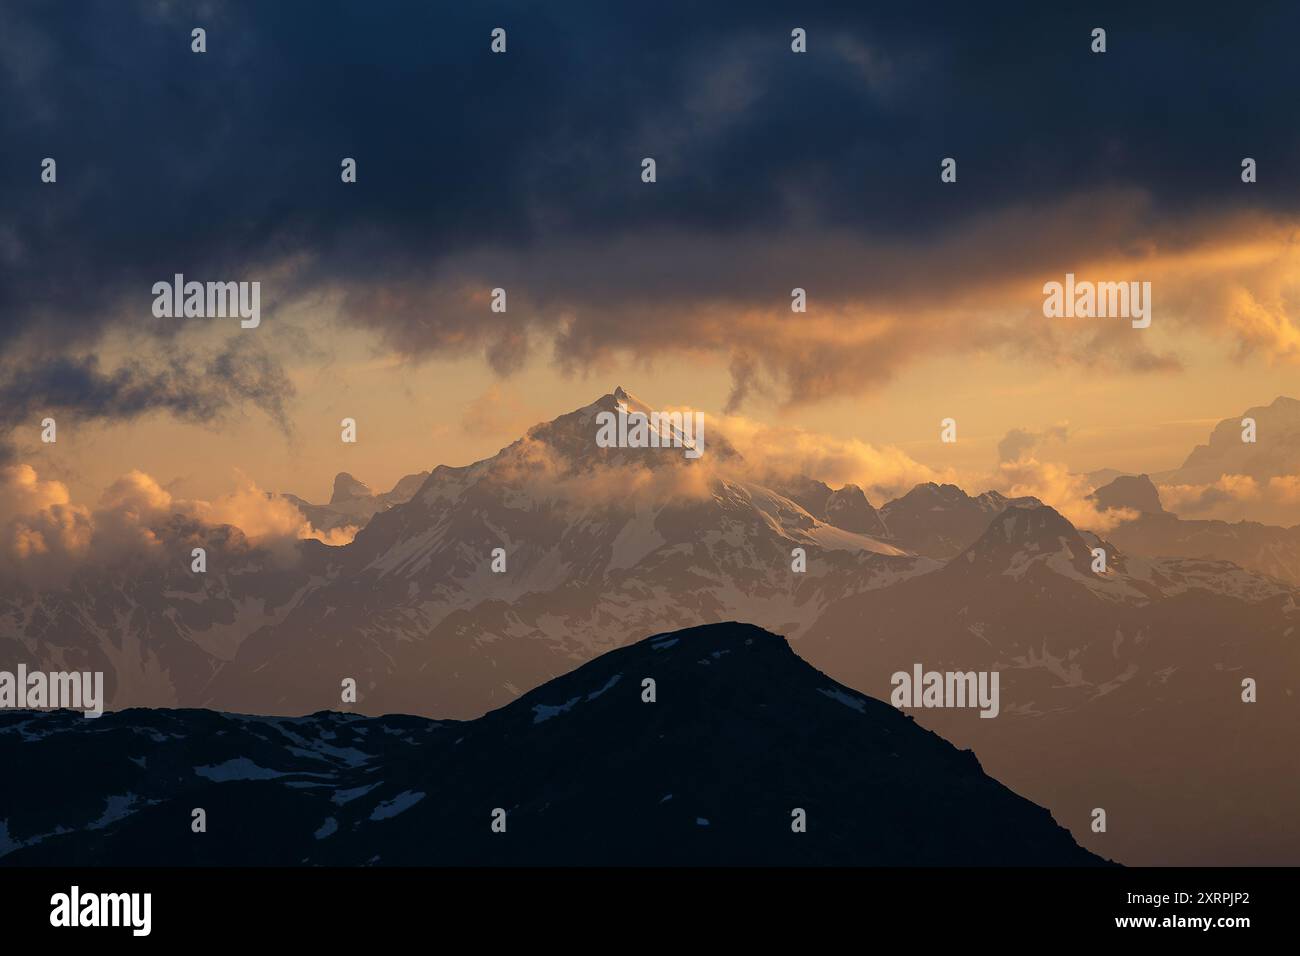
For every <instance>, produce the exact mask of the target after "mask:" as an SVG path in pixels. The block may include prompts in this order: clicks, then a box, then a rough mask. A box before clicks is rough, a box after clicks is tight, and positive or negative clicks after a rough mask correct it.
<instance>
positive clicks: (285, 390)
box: [0, 337, 294, 432]
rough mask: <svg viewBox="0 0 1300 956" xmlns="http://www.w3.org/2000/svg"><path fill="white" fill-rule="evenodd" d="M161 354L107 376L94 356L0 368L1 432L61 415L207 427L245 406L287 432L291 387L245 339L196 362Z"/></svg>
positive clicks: (134, 361) (55, 358) (174, 354)
mask: <svg viewBox="0 0 1300 956" xmlns="http://www.w3.org/2000/svg"><path fill="white" fill-rule="evenodd" d="M159 351H160V354H159V355H157V356H154V357H150V358H148V359H141V358H135V359H130V360H128V361H126V362H123V363H122V364H120V365H118V366H116V367H114V368H112V369H106V368H104V367H102V365H101V363H100V361H99V360H98V359H97V358H96V357H95V356H93V355H90V356H76V357H62V356H50V357H47V358H45V359H44V360H38V361H5V362H3V363H0V427H8V428H14V427H16V426H18V425H19V424H20V423H27V424H29V425H31V426H32V427H33V429H36V428H37V427H38V424H39V422H40V420H41V419H42V418H43V417H44V416H45V415H48V414H61V413H65V412H71V413H73V414H74V415H76V416H77V418H78V419H80V420H83V421H85V420H94V419H109V420H125V419H133V418H137V417H139V416H141V415H146V414H148V413H150V412H156V411H161V412H167V413H170V414H171V415H173V416H175V417H176V418H178V419H180V420H182V421H187V422H194V423H197V424H208V423H212V422H215V421H217V420H219V419H220V418H221V417H222V416H224V415H226V414H228V413H230V412H232V411H234V410H235V409H237V408H238V407H240V406H242V405H244V404H246V403H248V404H253V405H256V406H258V407H260V408H262V409H264V410H266V411H267V413H268V414H269V415H270V416H271V418H272V419H273V420H274V421H276V422H277V424H279V425H280V427H281V428H282V429H284V430H285V431H286V432H288V431H289V429H290V425H289V421H288V416H287V415H286V412H285V403H286V402H287V401H288V399H289V398H291V397H292V395H293V391H294V389H293V385H292V383H291V382H290V381H289V380H288V378H287V377H286V376H285V374H284V372H283V370H282V369H280V367H279V365H278V364H277V363H276V362H275V361H274V360H273V359H272V358H271V357H270V356H268V355H267V354H266V353H265V352H263V351H262V350H261V349H260V348H259V347H258V346H257V345H256V344H255V343H252V342H251V341H250V340H249V339H248V338H246V337H244V338H237V339H234V340H233V341H232V342H231V344H229V345H227V346H226V347H224V348H222V349H221V350H219V351H217V352H215V353H213V354H211V355H209V356H206V357H204V358H201V359H196V358H195V357H193V356H190V355H188V354H181V353H180V352H179V351H177V350H175V349H171V348H167V347H164V348H162V349H160V350H159Z"/></svg>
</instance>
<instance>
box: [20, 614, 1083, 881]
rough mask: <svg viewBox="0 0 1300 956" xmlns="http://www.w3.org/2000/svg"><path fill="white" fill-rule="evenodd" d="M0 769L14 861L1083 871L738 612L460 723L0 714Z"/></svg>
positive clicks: (995, 790)
mask: <svg viewBox="0 0 1300 956" xmlns="http://www.w3.org/2000/svg"><path fill="white" fill-rule="evenodd" d="M646 679H650V680H653V681H654V694H655V698H656V699H655V701H654V702H645V701H644V700H643V698H644V697H645V696H646V693H647V692H646V690H645V684H644V683H643V682H644V681H646ZM0 766H3V767H4V768H5V776H6V778H7V779H6V786H5V787H4V788H3V789H2V790H0V862H3V863H7V864H11V865H23V864H27V865H31V864H36V865H40V864H78V865H81V864H285V865H294V864H345V865H356V864H375V865H390V864H435V865H436V864H471V865H473V864H615V865H619V864H687V865H691V864H706V865H707V864H863V865H932V864H955V865H966V864H972V865H1003V864H1007V865H1096V864H1099V863H1101V862H1102V861H1101V860H1100V859H1099V858H1098V857H1096V856H1094V855H1092V854H1091V853H1088V852H1087V851H1085V850H1083V849H1081V848H1080V847H1079V846H1078V845H1077V844H1076V843H1075V842H1074V840H1073V839H1072V837H1071V836H1070V834H1069V833H1068V832H1067V831H1066V830H1065V829H1063V828H1062V827H1060V826H1058V825H1057V824H1056V823H1055V822H1054V821H1053V819H1052V817H1051V816H1050V814H1049V813H1048V812H1047V811H1046V810H1044V809H1043V808H1042V807H1039V806H1037V805H1035V804H1033V803H1030V802H1029V801H1028V800H1025V799H1023V798H1021V797H1019V796H1017V795H1016V794H1014V793H1012V792H1011V791H1009V790H1008V789H1007V788H1006V787H1004V786H1002V785H1001V784H1000V783H998V782H997V781H996V780H993V779H992V778H990V777H989V776H987V775H986V774H985V773H984V772H983V771H982V770H981V768H980V765H979V762H978V761H977V760H976V758H975V756H974V754H973V753H971V752H970V751H961V750H958V749H956V748H955V747H953V746H952V745H951V744H949V743H947V742H946V741H945V740H943V739H942V738H940V737H938V736H937V735H935V734H933V733H931V732H929V731H927V730H924V729H922V728H921V727H919V726H917V725H916V724H915V723H914V722H913V721H912V720H911V718H910V717H907V716H905V715H903V714H902V713H900V712H898V711H897V710H895V709H893V708H892V707H890V706H888V705H887V704H884V703H881V702H880V701H877V700H875V699H872V698H869V697H865V696H863V695H862V694H859V693H857V692H855V691H852V690H849V689H848V688H846V687H844V686H842V685H840V684H837V683H836V682H835V681H833V680H831V679H830V678H829V677H827V676H825V675H824V674H822V673H821V672H819V671H817V670H815V669H814V668H813V667H811V666H810V665H808V664H807V663H805V662H804V661H803V660H802V659H800V658H799V657H798V656H796V655H795V654H794V653H793V651H791V650H790V647H789V646H788V645H787V644H786V642H785V640H784V639H783V638H780V637H777V636H775V635H773V634H770V633H768V632H766V631H763V630H761V629H759V628H756V627H752V626H749V625H743V624H718V625H711V626H707V627H698V628H692V629H689V630H684V631H678V632H675V633H672V634H666V635H659V636H657V637H652V638H648V639H646V640H644V641H641V642H639V643H637V644H634V645H631V646H629V647H625V648H622V649H619V650H615V651H611V652H610V653H608V654H605V655H604V656H602V657H600V658H598V659H596V660H594V661H592V662H591V663H589V664H586V665H584V666H582V667H580V668H578V669H577V670H576V671H574V672H572V673H570V674H568V675H565V676H563V677H560V678H558V679H556V680H553V681H551V682H549V683H547V684H545V685H543V686H542V687H539V688H537V689H536V690H534V691H532V692H530V693H528V694H525V695H524V696H523V697H521V698H519V699H518V700H516V701H515V702H513V703H511V704H509V705H507V706H505V707H503V708H501V709H500V710H496V711H493V712H491V713H489V714H487V715H486V716H484V717H481V718H479V719H477V720H473V721H465V722H460V721H430V720H425V719H423V718H415V717H404V716H388V717H380V718H367V717H361V716H356V715H349V714H339V713H319V714H313V715H311V716H309V717H302V718H263V717H247V716H240V715H234V714H222V713H215V712H212V711H203V710H129V711H124V712H121V713H117V714H107V715H105V716H103V717H101V718H99V719H98V720H88V719H85V718H83V717H82V716H80V715H79V714H73V713H70V712H57V713H33V712H0ZM195 808H202V809H203V810H204V811H205V813H206V822H207V832H205V833H195V832H192V828H191V820H192V813H193V811H194V809H195ZM498 809H499V810H502V811H504V821H505V832H494V831H493V828H492V822H493V818H494V811H496V810H498ZM796 810H802V811H803V812H804V814H806V820H807V830H806V832H802V833H798V832H794V830H793V828H792V822H793V821H794V820H795V811H796ZM498 816H499V814H498Z"/></svg>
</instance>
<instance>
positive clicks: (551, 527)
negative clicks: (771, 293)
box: [199, 389, 937, 717]
mask: <svg viewBox="0 0 1300 956" xmlns="http://www.w3.org/2000/svg"><path fill="white" fill-rule="evenodd" d="M620 406H623V407H626V408H628V409H630V410H632V411H642V412H646V413H648V411H649V409H648V407H647V406H645V404H644V403H642V402H640V401H639V400H638V399H636V398H635V396H632V395H630V394H628V393H627V392H625V391H623V390H621V389H619V390H616V391H615V392H613V393H611V394H608V395H605V396H603V397H602V398H600V399H599V400H597V401H596V402H594V403H592V404H591V405H588V406H586V407H584V408H581V409H578V410H577V411H574V412H571V413H569V414H567V415H563V416H561V417H560V418H558V419H556V420H554V421H552V422H548V423H545V424H543V425H539V426H537V427H535V428H533V429H532V430H530V432H529V433H528V435H527V436H526V437H525V438H523V439H521V440H519V441H517V442H515V443H514V444H512V445H510V446H508V447H507V448H505V449H502V451H501V452H499V453H498V454H497V455H495V456H493V457H491V458H489V459H485V460H484V461H480V462H477V463H475V464H473V465H469V466H466V467H461V468H449V467H445V466H439V467H438V468H435V469H434V470H433V471H432V473H431V474H430V475H429V477H428V479H426V481H425V483H424V484H423V486H422V487H421V488H420V490H419V492H418V493H417V494H416V495H415V496H414V497H413V498H412V499H411V500H410V501H408V502H406V503H405V504H401V505H396V506H394V507H392V508H390V509H388V510H386V511H383V512H381V513H379V514H376V515H375V516H374V517H373V518H372V519H371V521H370V522H369V523H368V524H367V525H366V526H365V527H364V528H363V529H362V530H361V531H360V532H359V533H358V534H357V536H356V538H355V540H354V541H353V542H352V543H351V544H350V545H348V546H347V547H345V548H340V549H337V550H335V551H334V552H332V554H331V558H332V560H331V564H330V569H329V572H328V575H327V580H325V581H324V582H322V583H321V584H320V585H319V586H317V587H315V588H313V590H312V591H311V592H310V593H309V594H308V595H306V596H305V597H304V599H303V600H302V601H301V602H300V603H299V604H298V605H297V606H296V607H295V608H294V609H293V610H292V611H291V612H290V613H289V614H288V615H287V616H286V617H285V619H284V620H283V621H281V622H279V623H277V624H276V625H275V626H273V627H268V628H265V629H262V630H260V631H258V632H256V633H254V634H252V635H251V636H250V637H249V639H248V640H247V641H245V642H244V643H243V644H242V645H241V647H240V649H239V652H238V655H237V656H236V657H235V659H234V660H233V661H229V662H226V663H223V664H222V665H221V666H220V668H219V670H218V672H217V673H216V674H215V676H214V678H213V681H212V683H211V685H210V686H209V688H207V691H206V692H205V695H204V696H203V697H202V699H201V700H200V701H199V703H201V704H202V705H203V706H212V707H217V708H220V709H234V710H253V711H263V712H265V711H270V712H274V713H279V712H290V713H292V712H301V711H303V710H304V709H315V708H319V707H328V706H331V705H333V704H334V703H336V698H337V688H338V686H339V683H340V680H341V679H343V678H344V677H352V678H354V679H356V680H357V682H358V685H359V687H360V688H361V700H360V701H359V703H360V704H361V705H362V706H363V708H364V709H366V710H367V711H368V712H371V713H376V712H379V713H382V712H386V711H405V712H419V713H426V714H438V715H443V716H458V717H468V716H474V715H477V714H480V713H482V712H483V711H485V710H487V709H488V708H490V707H493V706H499V705H500V704H503V703H505V702H507V701H509V700H511V699H512V698H513V697H515V696H517V695H518V694H520V693H522V692H524V691H526V690H528V689H529V688H530V687H533V686H536V685H537V684H540V683H542V682H543V681H545V680H548V679H551V678H553V677H556V676H558V675H560V674H562V673H565V672H566V671H568V670H570V669H572V668H573V667H574V666H576V665H577V664H579V663H581V662H582V661H585V660H588V659H590V658H591V657H593V656H595V655H596V654H598V653H601V652H602V651H605V650H608V649H610V648H613V647H617V646H620V645H622V644H625V643H628V642H629V641H632V640H636V639H639V638H640V637H643V636H644V635H645V634H647V633H652V632H654V631H656V630H662V629H663V628H665V627H686V626H691V625H696V624H703V623H709V622H714V621H720V620H728V619H743V620H746V621H752V622H756V623H759V624H761V625H763V626H767V627H770V628H773V629H777V630H781V631H782V632H783V633H786V634H796V633H798V632H799V631H800V630H801V629H802V628H803V627H805V626H807V625H808V624H810V623H812V621H813V620H815V619H816V618H817V617H818V616H819V615H820V614H821V613H822V611H823V610H824V609H825V608H826V607H827V606H829V605H830V604H831V603H833V602H834V601H836V600H839V599H840V598H842V597H843V596H845V595H846V594H852V593H855V592H857V591H860V590H863V589H866V588H872V587H883V586H886V585H888V584H890V583H892V582H894V581H897V580H899V579H901V578H904V577H907V576H910V575H914V574H919V573H923V572H925V571H928V570H932V569H933V568H934V567H936V566H937V564H936V562H934V561H930V560H928V559H925V558H918V557H915V556H913V555H910V554H908V553H907V552H905V551H904V550H903V549H901V548H899V547H897V546H895V545H892V544H889V543H887V542H885V541H882V540H880V539H878V538H875V537H872V536H870V535H864V534H861V533H857V532H854V531H850V530H847V529H845V528H843V527H839V526H836V525H834V524H830V523H828V522H826V521H823V520H819V519H817V518H815V517H814V516H813V515H811V514H809V513H808V512H807V511H806V510H805V509H804V508H802V507H801V506H800V505H798V504H797V503H795V502H794V501H792V500H790V499H789V498H786V497H784V496H783V495H780V494H778V493H776V492H774V491H772V490H771V489H769V488H767V487H764V486H762V485H759V484H756V483H754V482H752V481H750V480H748V479H747V478H745V477H744V467H743V466H744V463H743V461H742V460H741V459H740V456H739V455H738V454H737V453H736V452H735V451H734V449H732V448H731V446H730V445H729V444H728V443H727V441H726V438H725V436H723V435H719V434H714V433H706V451H705V455H704V457H702V458H700V459H698V460H693V459H690V458H687V457H685V456H684V455H683V454H681V452H680V451H678V450H676V449H649V448H602V447H600V446H598V445H597V443H596V442H595V440H594V438H595V435H596V431H597V427H598V424H597V415H598V414H599V413H601V412H616V411H617V410H618V408H619V407H620ZM497 549H501V552H500V553H499V554H497V555H496V556H495V557H494V552H496V550H497ZM796 549H803V552H804V555H805V556H806V560H807V570H806V572H802V571H800V572H796V571H795V570H794V569H793V565H794V562H795V561H796V555H795V553H794V552H795V550H796ZM494 561H495V562H497V564H496V566H497V567H498V568H500V567H502V566H503V565H502V564H501V562H504V568H505V570H504V571H494V570H493V565H494Z"/></svg>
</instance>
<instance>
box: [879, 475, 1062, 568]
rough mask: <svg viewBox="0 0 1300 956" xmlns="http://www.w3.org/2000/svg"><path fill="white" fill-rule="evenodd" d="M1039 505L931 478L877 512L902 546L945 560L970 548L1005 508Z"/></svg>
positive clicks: (1032, 499) (1033, 500)
mask: <svg viewBox="0 0 1300 956" xmlns="http://www.w3.org/2000/svg"><path fill="white" fill-rule="evenodd" d="M1038 504H1041V502H1040V501H1039V500H1038V499H1037V498H1028V497H1025V498H1008V497H1006V496H1005V495H1003V494H1001V493H999V492H996V491H986V492H984V494H982V495H976V496H974V497H972V496H971V495H968V494H966V492H964V491H962V490H961V489H960V488H958V487H957V486H956V485H939V484H935V483H934V482H932V481H931V482H927V483H926V484H923V485H917V486H916V487H915V488H913V489H912V490H911V491H909V492H908V493H907V494H905V495H903V496H902V497H901V498H895V499H894V500H893V501H890V502H888V503H887V504H886V505H885V506H884V507H883V508H881V509H880V515H881V518H882V519H883V520H884V522H885V525H886V527H888V528H889V532H890V535H891V537H892V538H893V540H896V541H897V542H898V543H899V544H900V545H901V546H902V547H904V548H907V549H908V550H911V551H915V552H916V553H917V554H924V555H927V556H928V557H932V558H939V559H944V560H946V559H948V558H951V557H952V556H953V555H956V554H960V553H961V552H962V551H964V550H965V549H966V548H967V547H969V546H970V545H971V543H972V542H974V541H975V540H976V539H977V538H978V537H979V536H980V535H981V534H983V533H984V529H986V528H987V527H988V526H989V522H990V521H992V520H993V518H995V517H996V516H997V515H1000V514H1001V513H1002V512H1003V511H1005V510H1006V509H1007V508H1009V507H1012V506H1020V507H1032V506H1035V505H1038Z"/></svg>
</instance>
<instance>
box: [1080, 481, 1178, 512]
mask: <svg viewBox="0 0 1300 956" xmlns="http://www.w3.org/2000/svg"><path fill="white" fill-rule="evenodd" d="M1088 497H1089V498H1091V499H1092V500H1093V501H1095V502H1097V507H1098V508H1099V509H1101V510H1102V511H1110V510H1111V509H1114V508H1128V509H1130V510H1132V511H1136V512H1138V513H1139V514H1165V513H1166V512H1165V508H1164V505H1162V504H1161V503H1160V492H1159V491H1157V490H1156V486H1155V485H1154V484H1153V483H1152V481H1151V478H1150V477H1149V476H1147V475H1120V476H1118V477H1117V478H1115V479H1114V480H1112V481H1111V482H1110V483H1109V484H1106V485H1102V486H1101V487H1100V488H1098V489H1097V490H1096V491H1094V492H1093V493H1092V494H1090V495H1089V496H1088Z"/></svg>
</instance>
